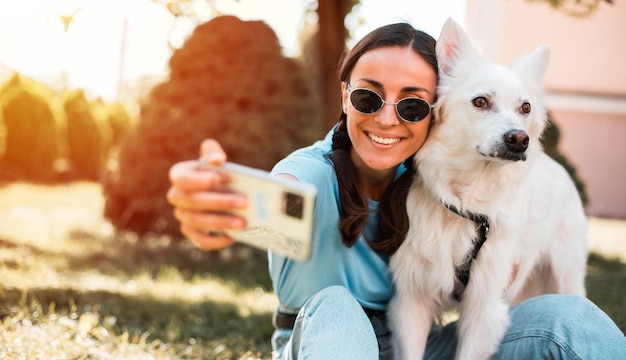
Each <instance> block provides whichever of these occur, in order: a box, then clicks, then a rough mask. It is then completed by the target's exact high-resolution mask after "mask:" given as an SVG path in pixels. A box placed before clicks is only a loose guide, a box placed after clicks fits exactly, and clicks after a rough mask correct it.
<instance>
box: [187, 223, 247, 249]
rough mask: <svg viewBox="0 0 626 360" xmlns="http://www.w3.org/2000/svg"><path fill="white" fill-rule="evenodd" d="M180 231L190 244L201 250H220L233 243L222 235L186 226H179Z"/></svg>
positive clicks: (229, 238)
mask: <svg viewBox="0 0 626 360" xmlns="http://www.w3.org/2000/svg"><path fill="white" fill-rule="evenodd" d="M180 231H181V232H182V233H183V235H185V237H187V238H188V239H189V240H191V242H192V243H193V244H194V245H195V246H196V247H198V248H200V249H202V250H206V251H209V250H222V249H225V248H227V247H229V246H231V245H232V244H233V243H234V242H235V241H234V240H233V239H232V238H231V237H229V236H227V235H224V234H222V233H216V232H208V233H207V232H204V231H202V230H198V229H195V228H192V227H189V226H186V225H181V227H180Z"/></svg>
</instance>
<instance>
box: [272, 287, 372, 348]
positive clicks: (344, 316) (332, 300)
mask: <svg viewBox="0 0 626 360" xmlns="http://www.w3.org/2000/svg"><path fill="white" fill-rule="evenodd" d="M278 358H287V359H298V358H300V359H302V358H306V359H357V358H358V359H378V343H377V340H376V334H375V333H374V329H373V328H372V325H371V323H370V321H369V319H368V317H367V315H365V312H364V311H363V309H362V308H361V305H360V304H359V302H358V301H357V300H356V299H355V298H354V296H353V295H352V294H351V293H350V291H348V289H346V288H345V287H343V286H331V287H327V288H325V289H323V290H320V291H319V292H318V293H317V294H315V295H313V296H312V297H311V298H310V299H309V300H308V301H307V302H306V303H305V304H304V306H303V307H302V308H301V309H300V312H299V313H298V317H297V318H296V322H295V324H294V328H293V332H292V333H291V337H290V340H289V341H288V343H287V344H286V345H285V347H284V349H280V350H279V356H278Z"/></svg>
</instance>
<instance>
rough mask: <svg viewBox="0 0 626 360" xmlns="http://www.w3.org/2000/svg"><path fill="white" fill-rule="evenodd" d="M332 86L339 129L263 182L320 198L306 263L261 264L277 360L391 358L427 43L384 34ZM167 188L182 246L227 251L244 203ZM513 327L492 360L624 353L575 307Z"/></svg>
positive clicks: (623, 345) (562, 306) (424, 105)
mask: <svg viewBox="0 0 626 360" xmlns="http://www.w3.org/2000/svg"><path fill="white" fill-rule="evenodd" d="M340 78H341V81H342V83H341V94H342V105H343V113H342V114H341V116H340V119H339V123H338V124H337V125H336V126H335V128H334V129H332V130H331V131H330V133H329V134H328V135H327V136H326V138H325V139H323V140H320V141H318V142H316V143H315V144H313V145H311V146H309V147H306V148H303V149H300V150H297V151H295V152H294V153H292V154H291V155H289V156H288V157H286V158H285V159H283V160H282V161H280V162H279V163H278V164H277V165H276V166H275V168H274V169H273V171H272V174H273V175H274V176H283V177H288V178H292V179H297V180H299V181H303V182H307V183H310V184H313V185H315V186H316V187H317V192H318V195H317V196H318V199H317V201H316V206H315V225H314V233H313V236H314V240H313V245H312V254H311V258H310V259H309V260H307V261H304V262H300V261H295V260H291V259H288V258H285V257H282V256H279V255H276V254H273V253H272V252H270V254H269V260H270V265H269V270H270V275H271V278H272V282H273V285H274V290H275V292H276V295H277V296H278V299H279V302H280V306H279V308H278V309H277V311H276V314H275V318H274V325H275V327H276V331H275V333H274V336H273V337H272V347H273V349H274V351H275V355H276V358H279V359H296V358H300V359H343V358H345V359H377V358H381V359H388V358H392V352H391V341H390V336H391V335H390V334H391V332H390V329H389V328H388V327H387V321H386V311H385V310H386V307H387V304H388V302H389V300H390V298H391V296H392V295H393V290H394V288H393V284H392V282H391V279H390V277H389V274H388V271H387V265H388V259H389V256H390V255H391V254H392V253H393V252H394V251H395V250H396V249H397V247H398V246H399V244H400V243H401V241H402V239H403V238H404V236H405V234H406V231H407V228H408V219H407V216H406V211H405V201H406V192H407V189H408V184H409V183H410V181H411V178H412V177H413V175H414V173H415V169H414V167H413V166H412V163H411V161H410V159H411V156H412V155H413V154H414V153H415V152H417V151H418V150H419V148H420V147H421V146H422V144H423V143H424V140H425V139H426V135H427V133H428V128H429V124H430V121H431V119H432V112H431V109H432V106H433V105H432V104H434V102H435V101H436V93H435V92H436V85H437V61H436V57H435V40H434V39H433V38H432V37H430V36H429V35H427V34H425V33H423V32H421V31H418V30H415V29H414V28H413V27H411V26H410V25H408V24H393V25H388V26H384V27H381V28H379V29H376V30H374V31H373V32H371V33H370V34H368V35H367V36H366V37H365V38H363V39H362V40H361V41H360V42H359V43H357V44H356V45H355V47H354V48H353V49H352V50H351V51H350V52H348V53H347V55H346V56H345V58H344V59H343V60H342V63H341V67H340ZM200 153H201V154H200V155H201V157H202V158H203V160H204V161H206V162H208V163H211V164H214V165H220V164H222V163H223V162H224V161H225V160H226V154H225V153H224V151H223V150H222V148H221V147H220V145H219V144H218V143H217V142H215V141H214V140H207V141H205V142H204V143H203V144H202V145H201V150H200ZM407 160H409V161H407ZM170 179H171V182H172V187H171V189H170V191H169V193H168V199H169V201H170V203H171V204H172V205H173V206H174V207H175V215H176V218H177V219H178V220H179V221H180V223H181V231H182V232H183V234H184V235H185V236H187V237H188V238H189V239H191V240H192V241H193V242H194V243H195V244H196V245H197V246H198V247H200V248H202V249H207V250H208V249H222V248H225V247H227V246H229V245H230V244H232V242H233V240H232V239H231V238H229V237H227V236H224V235H222V234H221V233H220V232H219V230H223V229H240V228H243V227H245V220H244V219H242V218H240V217H237V216H235V215H232V213H230V212H232V211H233V210H236V209H238V208H242V207H245V206H246V204H247V199H246V198H245V196H243V195H242V194H230V193H229V194H226V193H224V192H218V191H211V189H212V188H214V187H215V186H217V185H223V184H227V176H226V175H225V174H223V173H221V172H219V171H208V170H205V169H202V170H200V169H199V167H198V165H197V162H196V161H186V162H181V163H178V164H176V165H174V166H173V167H172V169H171V171H170ZM511 315H512V325H511V326H510V328H509V330H508V332H507V335H506V336H505V338H504V340H503V342H502V344H501V347H500V350H499V352H498V354H497V355H496V356H495V357H496V358H501V359H515V358H518V359H541V358H582V359H617V358H620V356H621V357H622V358H623V357H624V353H626V340H625V338H624V335H623V334H622V333H621V331H620V330H619V329H618V328H617V326H616V325H615V324H614V323H613V322H612V321H611V320H610V319H609V318H608V316H606V314H604V313H603V312H602V311H601V310H599V309H598V308H597V307H596V306H595V305H593V304H592V303H591V302H589V301H588V300H586V299H583V298H579V297H574V296H559V295H550V296H541V297H537V298H534V299H531V300H528V301H525V302H523V303H521V304H520V305H518V306H516V307H514V308H513V309H512V310H511ZM455 326H456V324H455V323H452V324H450V325H448V326H445V327H443V328H437V329H433V332H432V334H431V336H430V337H429V340H428V346H427V349H426V358H428V359H448V358H450V359H452V358H454V352H455V349H456V335H455Z"/></svg>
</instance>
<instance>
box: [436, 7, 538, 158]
mask: <svg viewBox="0 0 626 360" xmlns="http://www.w3.org/2000/svg"><path fill="white" fill-rule="evenodd" d="M436 51H437V61H438V63H439V77H440V80H439V87H438V90H437V92H438V101H437V107H436V109H435V114H436V116H435V118H436V122H435V124H433V129H432V130H433V131H432V134H431V135H433V136H434V137H436V138H443V139H444V141H445V144H446V146H452V147H455V150H457V151H459V152H463V153H468V152H470V153H472V155H473V156H475V157H479V158H482V159H488V160H504V161H507V162H508V161H518V160H526V156H527V153H528V151H529V149H532V148H534V147H536V148H540V147H541V145H540V142H539V138H540V136H541V133H542V132H543V128H544V127H545V121H546V110H545V106H544V104H543V85H542V83H543V77H544V74H545V72H546V69H547V66H548V60H549V57H550V47H549V46H547V45H544V46H541V47H539V48H538V49H537V50H535V51H534V52H532V53H530V54H527V55H525V56H523V57H521V58H519V59H518V60H517V61H516V62H515V63H514V64H513V65H512V66H511V67H505V66H501V65H497V64H493V63H490V62H487V61H485V60H484V59H483V57H482V56H481V54H480V53H479V51H478V50H477V48H476V47H475V46H474V45H473V44H472V42H471V40H470V38H469V36H468V35H467V34H466V33H465V31H464V30H463V29H462V28H461V27H460V26H459V25H458V24H457V23H456V22H455V21H454V20H452V19H449V20H448V21H447V22H446V23H445V25H444V27H443V30H442V32H441V36H440V37H439V40H438V41H437V46H436ZM448 123H449V124H448ZM453 124H454V125H453ZM466 155H467V154H466Z"/></svg>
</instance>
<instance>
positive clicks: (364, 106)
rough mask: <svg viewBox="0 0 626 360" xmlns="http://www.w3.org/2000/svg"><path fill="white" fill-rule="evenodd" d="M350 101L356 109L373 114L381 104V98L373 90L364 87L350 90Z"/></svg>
mask: <svg viewBox="0 0 626 360" xmlns="http://www.w3.org/2000/svg"><path fill="white" fill-rule="evenodd" d="M350 102H351V103H352V106H354V108H355V109H356V110H357V111H359V112H362V113H365V114H373V113H375V112H377V111H378V110H379V109H380V108H381V106H383V99H381V98H380V96H378V94H376V93H375V92H373V91H370V90H366V89H356V90H354V91H352V92H351V93H350Z"/></svg>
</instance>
